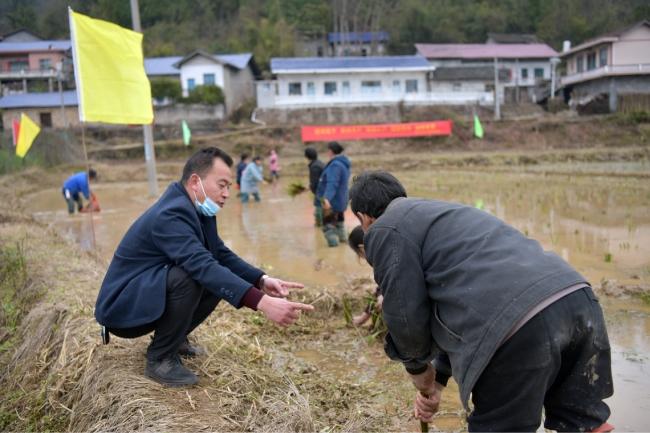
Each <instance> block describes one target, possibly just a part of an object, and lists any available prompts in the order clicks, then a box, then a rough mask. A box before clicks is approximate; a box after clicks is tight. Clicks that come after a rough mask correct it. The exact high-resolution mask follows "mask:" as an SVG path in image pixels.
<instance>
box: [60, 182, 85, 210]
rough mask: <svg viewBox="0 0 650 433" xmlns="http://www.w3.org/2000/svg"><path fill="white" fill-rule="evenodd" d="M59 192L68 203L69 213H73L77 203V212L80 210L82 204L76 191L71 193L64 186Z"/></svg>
mask: <svg viewBox="0 0 650 433" xmlns="http://www.w3.org/2000/svg"><path fill="white" fill-rule="evenodd" d="M61 193H62V194H63V198H64V199H65V202H66V204H67V205H68V213H69V214H73V213H74V208H75V204H76V205H77V212H81V209H83V206H84V204H83V201H82V200H81V196H80V195H79V193H78V192H75V193H74V194H71V193H70V191H69V190H67V189H65V188H64V189H62V190H61Z"/></svg>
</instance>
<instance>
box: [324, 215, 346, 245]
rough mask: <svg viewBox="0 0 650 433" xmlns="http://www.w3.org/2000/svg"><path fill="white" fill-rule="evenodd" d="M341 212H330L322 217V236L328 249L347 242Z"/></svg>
mask: <svg viewBox="0 0 650 433" xmlns="http://www.w3.org/2000/svg"><path fill="white" fill-rule="evenodd" d="M343 221H344V219H343V212H330V213H329V215H328V216H326V217H325V216H324V217H323V234H325V240H326V241H327V245H328V246H330V247H335V246H338V244H339V242H340V243H345V242H346V241H347V233H346V232H345V224H344V222H343Z"/></svg>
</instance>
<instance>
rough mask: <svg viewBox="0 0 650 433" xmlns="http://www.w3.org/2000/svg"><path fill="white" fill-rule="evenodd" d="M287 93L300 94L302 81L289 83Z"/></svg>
mask: <svg viewBox="0 0 650 433" xmlns="http://www.w3.org/2000/svg"><path fill="white" fill-rule="evenodd" d="M289 95H302V83H289Z"/></svg>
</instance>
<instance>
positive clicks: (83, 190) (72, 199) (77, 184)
mask: <svg viewBox="0 0 650 433" xmlns="http://www.w3.org/2000/svg"><path fill="white" fill-rule="evenodd" d="M96 180H97V172H96V171H95V170H93V169H92V168H90V169H88V172H85V171H80V172H79V173H75V174H73V175H72V176H70V177H69V178H67V179H66V180H65V182H63V187H62V188H61V193H62V194H63V198H64V199H65V201H66V204H67V205H68V213H69V214H70V215H72V214H73V213H74V210H75V205H76V207H77V211H78V212H81V211H82V210H83V209H84V205H83V199H82V198H81V195H83V196H84V197H85V199H86V200H88V201H89V202H90V200H91V192H90V182H92V181H96ZM80 194H81V195H80Z"/></svg>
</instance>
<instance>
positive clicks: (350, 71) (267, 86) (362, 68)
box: [257, 55, 493, 109]
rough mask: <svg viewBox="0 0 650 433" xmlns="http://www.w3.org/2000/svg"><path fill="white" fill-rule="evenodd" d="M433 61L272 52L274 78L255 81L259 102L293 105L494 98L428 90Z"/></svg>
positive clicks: (263, 105) (415, 57)
mask: <svg viewBox="0 0 650 433" xmlns="http://www.w3.org/2000/svg"><path fill="white" fill-rule="evenodd" d="M435 70H436V67H435V66H433V65H431V64H430V63H429V62H428V61H427V59H426V58H425V57H423V56H419V55H413V56H375V57H295V58H272V59H271V72H272V74H273V76H274V77H275V80H269V81H258V83H257V106H258V107H259V108H274V109H293V108H316V107H331V106H350V107H352V106H368V105H396V104H400V103H403V104H412V105H434V104H439V105H462V104H468V103H470V104H476V103H478V104H483V105H488V104H491V103H492V101H493V92H491V91H490V90H489V89H486V88H483V87H481V88H480V89H475V90H473V91H471V92H461V91H457V90H456V89H451V88H450V89H448V90H445V91H438V90H433V89H437V87H436V83H435V80H436V78H435V77H436V76H435V72H436V71H435Z"/></svg>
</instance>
